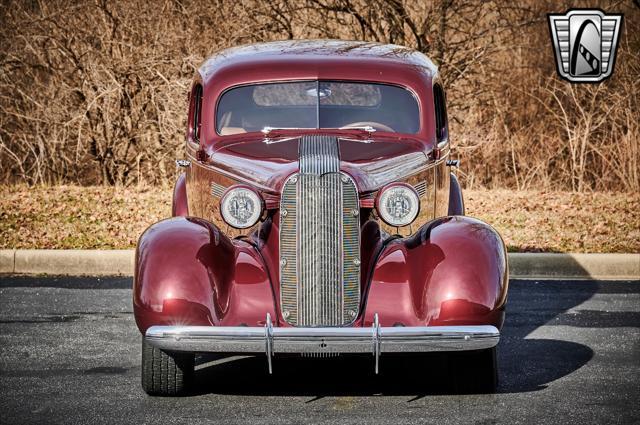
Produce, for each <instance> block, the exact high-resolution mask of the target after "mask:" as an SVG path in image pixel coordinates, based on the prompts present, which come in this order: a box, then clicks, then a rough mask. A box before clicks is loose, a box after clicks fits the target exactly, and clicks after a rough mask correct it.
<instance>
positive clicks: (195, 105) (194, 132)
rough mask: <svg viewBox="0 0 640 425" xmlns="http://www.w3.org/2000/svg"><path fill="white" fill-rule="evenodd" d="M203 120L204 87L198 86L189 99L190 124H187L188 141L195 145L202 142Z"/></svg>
mask: <svg viewBox="0 0 640 425" xmlns="http://www.w3.org/2000/svg"><path fill="white" fill-rule="evenodd" d="M201 120H202V85H200V84H196V85H195V86H193V89H192V90H191V96H190V97H189V122H188V123H187V140H189V141H190V142H193V143H199V141H200V127H201Z"/></svg>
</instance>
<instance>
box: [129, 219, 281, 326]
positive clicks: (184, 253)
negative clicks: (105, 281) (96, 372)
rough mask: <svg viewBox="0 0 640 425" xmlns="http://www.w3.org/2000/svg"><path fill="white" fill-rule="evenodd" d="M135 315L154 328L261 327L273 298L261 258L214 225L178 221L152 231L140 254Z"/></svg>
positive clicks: (139, 322)
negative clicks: (162, 326)
mask: <svg viewBox="0 0 640 425" xmlns="http://www.w3.org/2000/svg"><path fill="white" fill-rule="evenodd" d="M133 310H134V315H135V319H136V323H137V325H138V329H140V331H141V332H142V333H144V332H146V330H147V328H149V327H150V326H153V325H176V324H180V325H209V326H210V325H216V326H261V325H264V322H265V317H266V313H267V312H269V313H271V315H272V317H275V314H274V310H275V309H274V298H273V291H272V288H271V283H270V281H269V278H268V274H267V271H266V267H265V265H264V263H263V261H262V258H261V257H260V254H259V253H258V252H257V251H256V250H255V249H254V248H253V246H252V245H250V244H249V243H247V242H244V241H240V240H231V239H229V238H228V237H227V236H226V235H225V234H224V233H222V232H221V231H220V230H219V229H218V228H217V227H216V226H215V225H214V224H212V223H210V222H208V221H206V220H203V219H199V218H192V217H188V218H185V217H175V218H171V219H167V220H163V221H160V222H158V223H156V224H154V225H152V226H151V227H149V228H148V229H147V230H146V231H145V232H144V233H143V234H142V236H141V237H140V240H139V242H138V246H137V249H136V265H135V278H134V287H133Z"/></svg>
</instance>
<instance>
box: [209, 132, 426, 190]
mask: <svg viewBox="0 0 640 425" xmlns="http://www.w3.org/2000/svg"><path fill="white" fill-rule="evenodd" d="M338 139H339V144H338V145H339V149H340V169H341V171H344V172H345V173H347V174H349V175H350V176H351V177H352V178H353V179H354V180H355V182H356V185H357V186H358V189H359V191H360V192H371V191H375V190H378V189H379V188H381V187H382V186H384V185H386V184H388V183H391V182H394V181H397V180H402V179H403V178H405V177H408V176H409V175H412V174H414V173H415V172H417V171H418V170H420V169H423V168H424V167H425V166H427V165H428V164H429V162H430V161H431V160H430V157H431V150H432V148H431V146H430V145H428V144H427V143H425V142H422V141H420V140H418V139H411V138H404V137H375V138H373V140H371V141H364V140H358V139H356V138H348V137H340V136H338ZM299 140H300V136H295V137H285V138H282V139H279V140H278V139H277V140H275V141H274V142H272V143H265V142H264V137H261V136H256V137H255V138H254V139H249V140H248V139H247V138H246V137H245V138H243V139H242V140H241V141H238V140H235V141H229V142H227V143H224V144H223V143H220V144H218V145H217V146H216V148H215V150H214V151H213V152H212V153H211V154H210V156H209V160H208V163H209V165H211V166H212V167H214V168H217V169H220V170H222V171H224V172H225V174H227V175H230V176H234V177H235V178H236V179H238V180H240V181H243V182H246V183H250V184H252V185H254V186H256V187H257V188H259V189H260V190H263V191H267V192H271V193H280V190H281V188H282V184H283V183H284V181H285V180H286V178H287V177H288V176H290V175H291V174H293V173H295V172H297V171H298V142H299Z"/></svg>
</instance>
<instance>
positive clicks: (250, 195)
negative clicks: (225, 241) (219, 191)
mask: <svg viewBox="0 0 640 425" xmlns="http://www.w3.org/2000/svg"><path fill="white" fill-rule="evenodd" d="M262 208H263V204H262V198H261V197H260V195H259V194H258V192H256V191H255V190H253V189H251V188H249V187H245V186H233V187H231V188H230V189H229V190H227V193H225V194H224V195H223V196H222V199H221V200H220V212H221V213H222V218H223V219H224V221H225V222H226V223H227V224H228V225H229V226H231V227H235V228H236V229H246V228H248V227H251V226H253V225H254V224H256V223H257V222H258V220H259V219H260V216H261V215H262Z"/></svg>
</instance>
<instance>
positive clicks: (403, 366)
mask: <svg viewBox="0 0 640 425" xmlns="http://www.w3.org/2000/svg"><path fill="white" fill-rule="evenodd" d="M510 285H511V287H510V291H509V301H508V307H507V318H506V322H505V326H504V328H503V330H502V336H501V342H500V345H499V347H498V364H499V367H500V383H499V386H498V392H499V393H517V392H529V391H537V390H541V389H544V388H546V386H547V385H548V384H549V383H550V382H553V381H554V380H557V379H559V378H562V377H563V376H566V375H568V374H571V373H573V372H574V371H576V370H578V369H579V368H581V367H582V366H583V365H585V364H586V363H587V362H588V361H589V360H590V359H591V358H592V357H593V350H592V349H591V348H590V347H587V346H585V345H582V344H579V343H575V342H570V341H566V340H556V339H545V338H540V337H537V336H536V335H535V331H536V330H537V329H538V328H540V327H542V326H543V325H545V326H557V325H570V326H575V325H576V323H574V322H575V318H573V316H574V314H573V313H567V311H568V310H570V309H571V308H573V307H575V306H578V305H580V304H582V303H583V302H584V301H586V300H587V299H589V298H590V297H591V296H592V295H593V294H594V293H595V292H596V291H598V289H599V284H598V282H594V281H573V282H566V281H565V282H557V281H511V282H510ZM590 325H591V324H588V323H585V324H583V326H590ZM567 338H568V339H570V335H568V336H567ZM448 359H449V356H447V355H446V354H427V355H423V356H402V355H389V354H383V355H382V356H381V358H380V373H379V374H378V375H375V374H374V358H373V356H372V355H360V356H340V357H336V358H325V359H314V358H302V357H299V356H297V357H285V358H283V357H278V356H276V357H275V358H274V363H273V374H272V375H269V374H268V372H267V360H266V357H265V356H249V357H247V356H245V357H216V356H212V355H209V356H202V357H199V358H198V363H199V365H198V367H197V372H196V381H197V382H196V388H195V391H194V394H196V395H197V394H207V393H218V394H243V395H286V396H310V397H313V398H312V399H311V400H310V401H313V400H315V399H317V398H321V397H324V396H358V395H359V396H366V395H411V396H414V397H413V398H412V399H411V400H410V401H413V400H416V399H419V398H421V397H424V396H427V395H436V394H455V393H457V389H456V388H454V387H453V386H452V384H451V382H452V379H450V374H451V370H452V368H453V367H455V365H454V364H451V362H448Z"/></svg>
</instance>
